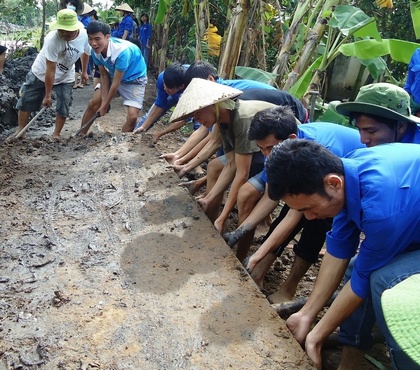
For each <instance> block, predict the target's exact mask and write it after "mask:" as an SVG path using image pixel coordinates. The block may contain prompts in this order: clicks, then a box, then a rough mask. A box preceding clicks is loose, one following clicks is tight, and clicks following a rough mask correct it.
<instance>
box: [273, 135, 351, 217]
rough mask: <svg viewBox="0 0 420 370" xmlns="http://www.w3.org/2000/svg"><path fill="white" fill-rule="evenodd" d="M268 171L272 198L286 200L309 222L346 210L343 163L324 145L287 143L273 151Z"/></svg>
mask: <svg viewBox="0 0 420 370" xmlns="http://www.w3.org/2000/svg"><path fill="white" fill-rule="evenodd" d="M266 168H267V184H268V195H269V197H270V198H271V199H273V200H278V199H283V200H284V201H285V202H286V203H287V204H288V205H289V206H290V207H291V208H293V209H296V210H299V211H302V212H303V213H304V215H305V217H306V218H307V219H309V220H310V219H314V218H327V217H334V216H336V215H337V214H338V213H339V212H340V210H341V209H342V208H343V206H344V202H345V190H344V168H343V164H342V162H341V160H340V158H338V157H337V156H336V155H334V154H332V153H331V152H330V151H329V150H328V149H326V148H325V147H323V146H322V145H320V144H318V143H316V142H314V141H310V140H303V139H294V140H291V139H288V140H285V141H284V142H283V143H282V144H279V145H276V146H275V147H274V148H273V150H272V152H271V154H270V156H269V157H268V160H267V163H266Z"/></svg>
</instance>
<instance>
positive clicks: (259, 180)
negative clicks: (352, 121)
mask: <svg viewBox="0 0 420 370" xmlns="http://www.w3.org/2000/svg"><path fill="white" fill-rule="evenodd" d="M248 137H249V139H250V140H255V142H256V144H257V145H258V146H259V147H260V149H261V151H262V152H263V154H264V156H265V157H266V158H267V157H268V156H269V155H270V152H271V149H272V148H273V147H274V146H275V145H277V144H279V143H281V142H283V141H284V140H286V139H288V138H293V139H294V138H303V139H306V140H312V141H316V142H318V143H320V144H321V145H323V146H325V147H326V148H327V149H329V150H330V151H331V152H332V153H334V154H336V155H338V156H339V157H343V156H345V155H346V154H347V153H349V152H351V151H353V150H355V149H359V148H364V147H365V145H363V144H361V143H360V137H359V134H358V132H357V131H356V130H353V129H351V128H348V127H344V126H340V125H338V124H334V123H327V122H315V123H307V124H304V125H298V124H297V122H296V118H295V116H294V114H293V111H292V110H291V109H290V108H289V107H285V106H279V107H275V108H273V109H267V110H264V111H261V112H258V113H257V114H256V115H255V117H254V119H253V120H252V122H251V127H250V129H249V132H248ZM245 187H246V189H245V191H244V189H243V188H245ZM248 189H253V192H251V191H250V190H248ZM243 191H244V193H246V196H243V194H242V193H243ZM250 194H251V195H250ZM261 195H262V197H261ZM258 196H259V197H258ZM260 198H261V199H260ZM255 200H256V202H255ZM257 202H258V203H257ZM278 203H279V202H278V201H273V200H271V199H270V198H269V197H268V193H267V189H266V173H265V170H264V171H263V172H262V173H261V174H259V175H257V176H254V177H253V178H251V179H249V180H248V183H246V184H244V185H243V187H242V188H241V189H240V191H239V194H238V225H240V226H239V227H238V228H237V229H236V230H234V231H232V232H230V233H227V234H225V236H224V238H225V239H226V241H227V243H228V244H229V245H230V246H233V245H234V244H236V242H238V248H237V257H238V259H239V260H240V261H242V260H243V259H244V258H245V257H246V255H247V253H248V250H249V247H250V246H251V243H252V237H253V234H254V231H255V227H256V226H257V225H258V223H260V222H261V221H262V220H263V219H264V218H265V217H267V216H268V215H270V214H271V213H272V212H273V210H274V209H275V207H277V205H278ZM331 222H332V220H331V219H329V220H311V221H308V220H306V219H305V218H304V217H303V214H302V213H301V212H297V211H295V210H290V208H289V207H287V205H285V206H283V208H282V211H281V213H280V215H279V216H278V217H277V219H276V220H275V221H274V222H273V224H272V225H271V227H270V231H269V233H268V234H267V235H266V236H265V237H264V240H263V243H262V244H261V246H260V248H259V249H258V250H257V251H256V252H255V253H254V254H253V255H252V256H250V258H249V259H247V261H246V262H244V266H245V267H246V268H247V270H248V272H249V273H250V274H251V277H252V278H253V279H254V281H255V282H256V283H257V285H258V286H260V287H261V286H262V282H263V278H264V275H265V273H266V272H267V270H268V269H269V268H270V266H271V265H272V264H273V262H274V261H275V259H276V258H277V257H278V256H279V255H280V254H281V253H282V252H283V250H284V248H285V247H286V246H287V245H288V244H289V242H290V241H291V240H292V239H293V238H294V237H295V235H296V234H297V233H298V232H299V231H300V230H301V229H302V228H303V231H302V236H301V238H300V242H299V244H297V245H296V246H295V248H294V251H295V254H296V256H295V261H294V263H293V266H292V271H291V272H290V274H289V276H288V278H287V279H286V281H285V283H284V284H283V285H282V286H281V287H280V289H279V290H278V291H277V292H276V293H274V294H272V295H271V296H269V297H268V299H269V300H270V301H271V302H272V303H280V302H283V301H289V300H291V299H293V297H294V295H295V293H296V289H297V286H298V283H299V281H300V280H301V279H302V277H303V275H304V274H305V273H306V271H307V270H308V268H309V267H310V266H311V264H312V263H314V262H316V261H317V259H318V254H319V251H320V250H321V248H322V246H323V244H324V241H325V234H326V232H327V231H328V230H330V229H331ZM260 262H262V263H260Z"/></svg>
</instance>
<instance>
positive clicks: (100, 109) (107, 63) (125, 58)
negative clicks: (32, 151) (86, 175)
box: [82, 21, 147, 134]
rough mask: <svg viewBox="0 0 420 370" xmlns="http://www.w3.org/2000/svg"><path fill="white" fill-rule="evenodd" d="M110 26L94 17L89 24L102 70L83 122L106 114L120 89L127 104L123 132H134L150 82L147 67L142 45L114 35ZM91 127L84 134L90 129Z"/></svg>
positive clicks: (95, 54) (95, 52) (90, 41)
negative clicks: (139, 46) (140, 46)
mask: <svg viewBox="0 0 420 370" xmlns="http://www.w3.org/2000/svg"><path fill="white" fill-rule="evenodd" d="M110 32H111V29H110V27H109V26H108V25H107V24H106V23H104V22H100V21H93V22H91V23H89V25H88V27H87V33H88V38H89V44H90V46H91V47H92V50H93V54H92V57H93V61H94V63H95V64H96V65H97V66H98V67H99V70H100V74H101V77H100V86H97V87H95V92H94V94H93V97H92V99H91V100H90V101H89V104H88V107H87V109H86V111H85V113H84V114H83V118H82V126H83V125H84V124H85V123H86V122H87V121H88V120H89V119H90V118H92V117H93V116H94V115H95V114H99V115H100V116H104V115H105V114H106V113H107V112H108V110H109V104H110V103H111V100H112V99H113V97H114V96H115V94H116V93H117V91H118V92H119V93H120V95H121V97H122V99H123V104H124V105H125V106H127V107H128V110H127V116H126V121H125V123H124V125H123V127H122V131H123V132H131V131H133V128H134V126H135V124H136V121H137V117H138V115H139V112H140V110H141V109H142V108H143V98H144V91H145V87H146V84H147V69H146V64H145V62H144V59H143V56H142V55H141V52H140V49H139V48H138V47H137V46H136V45H134V44H133V43H131V42H129V41H126V40H121V39H117V38H114V37H111V35H110ZM87 130H88V128H87V129H86V130H85V132H84V134H86V133H87Z"/></svg>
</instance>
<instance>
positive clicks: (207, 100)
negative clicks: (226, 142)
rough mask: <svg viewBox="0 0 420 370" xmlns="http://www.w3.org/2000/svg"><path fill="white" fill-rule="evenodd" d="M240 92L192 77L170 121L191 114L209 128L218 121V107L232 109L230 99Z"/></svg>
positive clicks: (179, 119)
mask: <svg viewBox="0 0 420 370" xmlns="http://www.w3.org/2000/svg"><path fill="white" fill-rule="evenodd" d="M240 94H242V91H241V90H238V89H234V88H233V87H230V86H225V85H221V84H216V83H214V82H211V81H208V80H203V79H201V78H194V79H193V80H192V81H191V83H190V84H189V85H188V87H187V88H186V89H185V91H184V92H183V93H182V96H181V98H180V99H179V101H178V104H177V105H176V107H175V109H174V112H173V113H172V116H171V118H170V122H173V121H181V120H183V119H185V118H187V117H192V116H193V117H194V119H195V120H196V121H199V122H200V123H201V124H202V125H203V126H206V127H207V128H209V127H211V126H212V125H213V124H215V123H217V122H218V121H219V109H228V110H232V109H234V107H235V102H234V101H233V100H232V99H233V98H236V97H237V96H239V95H240Z"/></svg>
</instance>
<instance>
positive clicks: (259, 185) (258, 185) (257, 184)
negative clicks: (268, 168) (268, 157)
mask: <svg viewBox="0 0 420 370" xmlns="http://www.w3.org/2000/svg"><path fill="white" fill-rule="evenodd" d="M263 172H264V171H261V172H260V173H257V174H256V175H255V176H253V177H251V178H249V179H248V182H249V183H250V184H251V185H252V186H253V187H254V188H255V189H257V190H258V192H259V193H260V194H264V191H265V181H264V180H263V179H262V175H263Z"/></svg>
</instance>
